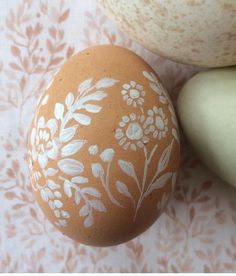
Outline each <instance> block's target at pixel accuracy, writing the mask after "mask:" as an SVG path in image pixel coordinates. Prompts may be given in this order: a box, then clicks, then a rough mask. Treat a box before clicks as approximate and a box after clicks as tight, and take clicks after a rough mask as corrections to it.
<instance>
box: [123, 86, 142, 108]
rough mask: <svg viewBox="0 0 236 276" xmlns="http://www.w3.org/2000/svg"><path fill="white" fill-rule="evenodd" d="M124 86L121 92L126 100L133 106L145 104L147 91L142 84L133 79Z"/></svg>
mask: <svg viewBox="0 0 236 276" xmlns="http://www.w3.org/2000/svg"><path fill="white" fill-rule="evenodd" d="M122 88H123V90H121V94H122V95H123V100H124V101H126V103H127V104H128V105H132V106H133V107H137V105H138V104H139V105H143V103H144V99H143V97H144V96H145V94H146V93H145V91H144V90H143V86H142V85H140V84H137V83H136V82H135V81H131V82H130V83H129V84H128V83H125V84H124V85H123V86H122Z"/></svg>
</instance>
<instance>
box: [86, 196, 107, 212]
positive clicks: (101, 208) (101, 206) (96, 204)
mask: <svg viewBox="0 0 236 276" xmlns="http://www.w3.org/2000/svg"><path fill="white" fill-rule="evenodd" d="M89 204H90V205H91V206H92V207H93V208H94V209H96V210H97V211H99V212H106V211H107V209H106V207H105V205H104V204H103V203H102V202H101V201H100V200H97V199H93V200H90V201H89Z"/></svg>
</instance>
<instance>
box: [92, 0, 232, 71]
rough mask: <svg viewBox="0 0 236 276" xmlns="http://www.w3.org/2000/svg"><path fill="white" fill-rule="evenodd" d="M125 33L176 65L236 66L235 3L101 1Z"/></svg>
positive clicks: (218, 0)
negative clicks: (179, 63) (176, 62)
mask: <svg viewBox="0 0 236 276" xmlns="http://www.w3.org/2000/svg"><path fill="white" fill-rule="evenodd" d="M97 2H98V4H99V6H100V7H102V8H103V9H104V11H105V12H106V13H107V14H108V15H109V16H110V17H111V18H112V19H113V20H114V21H115V22H116V23H117V24H118V26H119V27H120V29H121V30H123V31H124V32H126V33H127V34H129V35H130V36H131V37H132V38H133V39H136V40H137V41H138V42H139V43H141V44H142V45H144V46H145V47H147V48H148V49H150V50H151V51H153V52H154V53H158V54H160V55H163V56H165V57H168V58H171V59H173V60H175V61H178V62H182V63H187V64H193V65H198V66H204V67H222V66H230V65H235V64H236V50H235V49H236V1H235V0H168V1H167V0H138V1H137V0H119V1H117V0H97Z"/></svg>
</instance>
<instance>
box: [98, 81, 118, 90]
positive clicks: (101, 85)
mask: <svg viewBox="0 0 236 276" xmlns="http://www.w3.org/2000/svg"><path fill="white" fill-rule="evenodd" d="M116 82H118V81H117V80H114V79H111V78H103V79H101V80H99V81H98V82H97V83H96V88H97V89H100V88H107V87H111V86H113V85H114V84H115V83H116Z"/></svg>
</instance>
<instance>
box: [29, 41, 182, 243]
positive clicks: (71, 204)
mask: <svg viewBox="0 0 236 276" xmlns="http://www.w3.org/2000/svg"><path fill="white" fill-rule="evenodd" d="M29 164H30V176H31V181H32V187H33V191H34V194H35V197H36V200H37V202H38V203H39V205H40V207H41V208H42V210H43V211H44V213H45V215H46V216H47V217H48V219H49V220H50V221H51V222H52V223H53V224H54V225H55V226H56V227H57V228H59V230H60V231H61V232H62V233H63V234H65V235H67V236H69V237H70V238H72V239H74V240H76V241H79V242H82V243H85V244H89V245H94V246H109V245H115V244H119V243H122V242H125V241H127V240H129V239H132V238H134V237H135V236H137V235H138V234H140V233H142V232H143V231H145V230H146V229H147V228H148V227H149V226H150V225H151V224H152V223H153V222H154V221H155V220H156V219H157V218H158V216H159V215H160V214H161V212H162V210H163V208H164V207H165V205H166V203H167V201H168V199H169V197H170V193H171V192H172V190H173V187H174V184H175V181H176V176H177V169H178V165H179V136H178V126H177V122H176V117H175V113H174V110H173V107H172V104H171V102H170V99H169V98H168V96H167V93H166V92H165V90H164V88H163V86H162V85H161V83H160V81H159V79H158V77H157V76H156V75H155V73H154V71H153V70H152V69H151V68H150V67H149V66H148V65H147V64H146V63H145V62H144V61H143V60H142V59H141V58H139V57H138V56H137V55H135V54H134V53H132V52H131V51H129V50H127V49H124V48H121V47H117V46H108V45H107V46H97V47H93V48H89V49H87V50H84V51H83V52H81V53H79V54H77V55H75V56H73V57H72V58H71V59H70V60H69V61H68V62H67V63H66V64H65V65H64V66H63V67H62V69H61V70H60V71H59V72H58V73H57V74H56V76H55V78H54V80H53V82H52V83H51V85H50V87H49V88H48V89H47V90H46V91H45V93H44V94H43V95H42V98H41V100H40V101H39V104H38V106H37V109H36V112H35V116H34V119H33V122H32V126H31V130H30V134H29Z"/></svg>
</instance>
